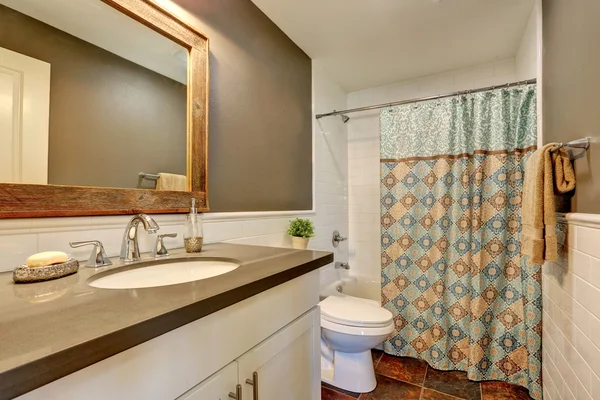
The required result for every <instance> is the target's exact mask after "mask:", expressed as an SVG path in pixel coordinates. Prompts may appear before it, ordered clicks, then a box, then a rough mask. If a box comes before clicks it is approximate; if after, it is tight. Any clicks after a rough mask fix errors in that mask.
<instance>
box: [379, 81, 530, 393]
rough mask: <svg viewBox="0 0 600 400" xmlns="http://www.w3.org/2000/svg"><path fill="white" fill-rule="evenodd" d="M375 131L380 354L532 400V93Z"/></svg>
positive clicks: (474, 97) (431, 113) (452, 103)
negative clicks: (526, 179) (390, 327)
mask: <svg viewBox="0 0 600 400" xmlns="http://www.w3.org/2000/svg"><path fill="white" fill-rule="evenodd" d="M380 129H381V248H382V253H381V263H382V274H381V278H382V282H381V285H382V302H383V306H384V307H385V308H387V309H388V310H390V311H391V312H392V314H393V315H394V321H395V330H394V332H393V333H392V336H391V337H390V339H389V340H387V341H386V342H385V343H384V350H385V352H386V353H389V354H392V355H397V356H408V357H416V358H420V359H423V360H425V361H427V362H428V363H429V365H431V366H432V367H433V368H436V369H440V370H461V371H466V372H467V374H468V377H469V379H471V380H477V381H481V380H500V381H506V382H510V383H514V384H518V385H521V386H524V387H526V388H527V389H528V390H529V392H530V395H531V396H532V397H533V398H535V399H541V397H542V390H541V320H542V319H541V308H542V302H541V271H540V266H534V267H528V266H526V263H525V261H524V260H523V258H522V257H521V255H520V245H519V235H520V231H521V215H520V212H521V195H522V191H523V170H524V167H525V161H526V160H527V157H528V156H529V155H530V154H531V153H532V152H533V151H534V150H535V148H536V141H537V139H536V137H537V134H536V131H537V124H536V87H535V85H529V86H521V87H516V88H504V89H495V90H491V91H487V92H481V93H474V94H468V95H464V96H458V97H454V98H448V99H439V100H434V101H429V102H423V103H415V104H408V105H403V106H399V107H394V108H389V109H384V110H382V111H381V114H380Z"/></svg>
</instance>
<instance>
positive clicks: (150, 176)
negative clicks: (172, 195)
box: [139, 172, 158, 181]
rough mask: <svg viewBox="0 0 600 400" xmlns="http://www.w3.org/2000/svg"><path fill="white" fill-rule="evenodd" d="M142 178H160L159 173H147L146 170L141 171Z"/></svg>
mask: <svg viewBox="0 0 600 400" xmlns="http://www.w3.org/2000/svg"><path fill="white" fill-rule="evenodd" d="M139 176H140V178H142V179H149V180H151V181H156V180H158V175H156V174H147V173H145V172H140V173H139Z"/></svg>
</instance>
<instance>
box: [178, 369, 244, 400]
mask: <svg viewBox="0 0 600 400" xmlns="http://www.w3.org/2000/svg"><path fill="white" fill-rule="evenodd" d="M237 385H238V364H237V362H236V361H234V362H232V363H231V364H229V365H228V366H226V367H225V368H223V369H222V370H220V371H219V372H217V373H215V374H214V375H212V376H211V377H209V378H207V379H206V380H204V381H202V382H200V384H198V386H195V387H194V388H192V390H190V391H189V392H187V393H185V394H184V395H183V396H181V397H179V398H178V399H177V400H208V399H211V400H212V399H214V400H226V399H231V397H229V393H233V394H235V392H236V386H237Z"/></svg>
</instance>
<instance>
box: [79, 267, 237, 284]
mask: <svg viewBox="0 0 600 400" xmlns="http://www.w3.org/2000/svg"><path fill="white" fill-rule="evenodd" d="M237 267H239V264H236V263H233V262H229V261H219V260H202V261H198V260H190V261H184V260H182V261H179V262H168V263H164V264H155V265H150V266H144V267H137V268H133V269H128V270H126V271H122V272H115V273H112V274H110V275H106V276H102V277H99V278H97V279H94V280H92V281H91V282H89V283H88V284H89V285H90V286H93V287H96V288H101V289H138V288H149V287H157V286H168V285H175V284H178V283H185V282H193V281H199V280H201V279H207V278H211V277H213V276H218V275H223V274H226V273H228V272H231V271H233V270H234V269H236V268H237Z"/></svg>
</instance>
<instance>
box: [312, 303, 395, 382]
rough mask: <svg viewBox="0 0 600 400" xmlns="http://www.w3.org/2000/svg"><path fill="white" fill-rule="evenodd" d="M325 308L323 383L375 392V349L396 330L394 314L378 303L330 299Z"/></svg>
mask: <svg viewBox="0 0 600 400" xmlns="http://www.w3.org/2000/svg"><path fill="white" fill-rule="evenodd" d="M319 306H320V308H321V381H323V382H325V383H328V384H330V385H333V386H335V387H338V388H340V389H344V390H349V391H351V392H356V393H367V392H370V391H372V390H374V389H375V387H376V386H377V381H376V380H375V370H374V368H373V359H372V357H371V349H372V348H374V347H377V346H379V345H380V344H381V343H383V342H384V341H385V339H387V338H388V336H389V335H390V334H391V333H392V331H393V330H394V321H393V318H392V313H391V312H389V311H388V310H386V309H384V308H383V307H380V306H379V304H378V303H377V302H376V301H374V300H367V299H360V298H358V297H352V296H346V295H334V296H329V297H327V298H325V299H324V300H322V301H321V302H320V303H319Z"/></svg>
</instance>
